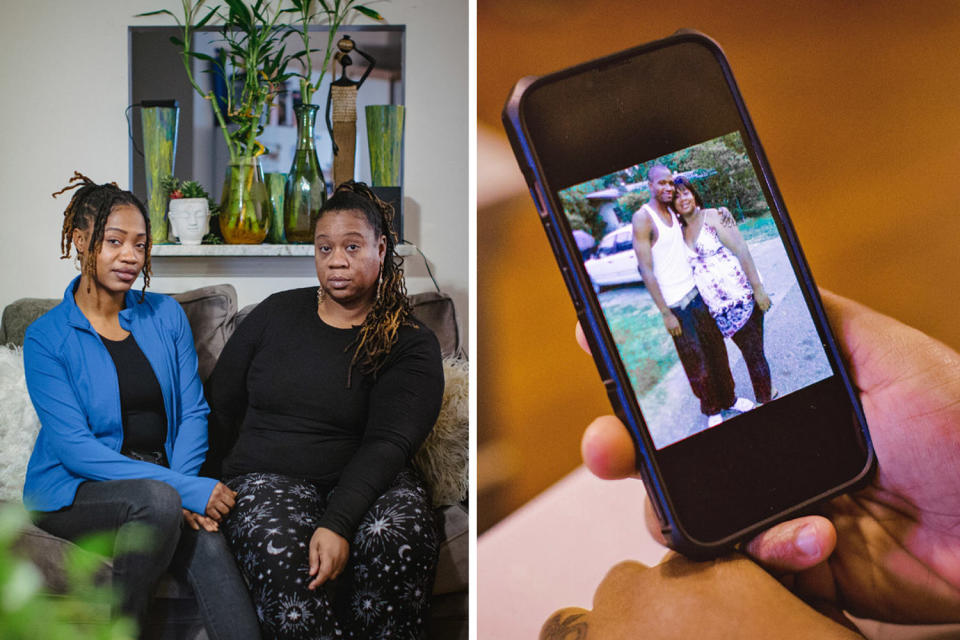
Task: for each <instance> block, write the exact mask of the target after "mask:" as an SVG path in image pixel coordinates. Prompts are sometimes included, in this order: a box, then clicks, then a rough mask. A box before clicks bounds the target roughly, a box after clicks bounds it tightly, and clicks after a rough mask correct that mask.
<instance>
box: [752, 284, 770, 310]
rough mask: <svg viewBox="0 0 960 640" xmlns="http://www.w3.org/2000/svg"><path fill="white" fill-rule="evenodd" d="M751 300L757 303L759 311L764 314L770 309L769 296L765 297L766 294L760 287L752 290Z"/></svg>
mask: <svg viewBox="0 0 960 640" xmlns="http://www.w3.org/2000/svg"><path fill="white" fill-rule="evenodd" d="M753 300H754V301H755V302H756V303H757V306H758V307H760V311H763V312H764V313H766V312H767V309H769V308H770V304H771V303H770V296H768V295H767V292H766V291H765V290H764V288H763V287H762V286H761V287H757V288H756V289H754V290H753Z"/></svg>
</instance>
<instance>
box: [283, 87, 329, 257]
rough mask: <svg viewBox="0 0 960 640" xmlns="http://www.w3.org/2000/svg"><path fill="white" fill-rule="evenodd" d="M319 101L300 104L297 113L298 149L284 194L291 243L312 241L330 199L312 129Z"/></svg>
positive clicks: (285, 230) (285, 222) (286, 231)
mask: <svg viewBox="0 0 960 640" xmlns="http://www.w3.org/2000/svg"><path fill="white" fill-rule="evenodd" d="M317 109H318V107H317V105H315V104H301V105H298V106H297V107H295V108H294V111H295V112H296V115H297V150H296V152H295V153H294V155H293V165H292V166H291V167H290V172H289V173H288V174H287V185H286V188H285V189H284V195H283V233H284V236H285V237H286V240H287V242H288V243H312V242H313V227H314V225H315V224H316V223H317V218H318V217H319V216H320V207H322V206H323V204H324V203H325V202H326V201H327V183H326V180H324V177H323V171H322V170H321V169H320V162H319V161H318V160H317V149H316V146H315V143H314V141H313V129H314V126H315V125H316V119H317Z"/></svg>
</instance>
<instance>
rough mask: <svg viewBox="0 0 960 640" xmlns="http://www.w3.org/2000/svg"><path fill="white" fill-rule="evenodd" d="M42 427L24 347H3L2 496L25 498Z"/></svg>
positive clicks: (0, 353)
mask: <svg viewBox="0 0 960 640" xmlns="http://www.w3.org/2000/svg"><path fill="white" fill-rule="evenodd" d="M38 431H40V420H39V419H38V418H37V412H36V411H34V409H33V403H31V402H30V395H29V394H28V393H27V383H26V380H25V379H24V375H23V350H22V349H20V348H18V347H14V348H9V347H0V500H8V501H17V502H19V501H20V500H22V498H23V479H24V476H25V475H26V473H27V461H28V460H29V459H30V454H31V453H32V452H33V443H34V441H35V440H36V439H37V432H38Z"/></svg>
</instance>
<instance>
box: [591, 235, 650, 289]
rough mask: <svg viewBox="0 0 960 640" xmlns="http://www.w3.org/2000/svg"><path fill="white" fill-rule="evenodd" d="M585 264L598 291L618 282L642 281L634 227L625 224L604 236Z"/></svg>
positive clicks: (631, 282)
mask: <svg viewBox="0 0 960 640" xmlns="http://www.w3.org/2000/svg"><path fill="white" fill-rule="evenodd" d="M583 266H584V268H585V269H586V270H587V274H588V275H589V276H590V280H591V281H592V282H593V288H594V289H595V290H597V291H599V290H600V289H601V288H603V287H610V286H613V285H617V284H633V283H642V282H643V278H641V277H640V270H639V269H638V268H637V254H636V253H634V251H633V227H632V226H630V225H629V224H628V225H624V226H622V227H620V228H619V229H616V230H614V231H611V232H610V233H608V234H607V235H605V236H603V239H602V240H601V241H600V242H599V244H597V248H596V254H595V256H594V257H592V258H590V259H589V260H587V261H586V262H584V263H583Z"/></svg>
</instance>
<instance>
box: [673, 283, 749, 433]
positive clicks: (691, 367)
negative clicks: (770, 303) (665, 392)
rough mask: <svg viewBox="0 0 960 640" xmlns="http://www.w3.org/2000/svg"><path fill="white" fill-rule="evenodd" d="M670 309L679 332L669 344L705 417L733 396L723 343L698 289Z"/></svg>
mask: <svg viewBox="0 0 960 640" xmlns="http://www.w3.org/2000/svg"><path fill="white" fill-rule="evenodd" d="M670 311H672V312H673V315H675V316H676V317H677V320H678V321H679V322H680V331H681V333H680V335H679V336H674V337H673V343H674V345H675V346H676V347H677V355H678V356H679V357H680V363H681V364H682V365H683V370H684V372H686V374H687V380H689V381H690V388H691V389H692V390H693V395H695V396H696V397H697V398H699V399H700V411H701V412H702V413H703V414H705V415H708V416H709V415H713V414H716V413H720V411H722V410H723V409H728V408H729V407H731V406H733V403H734V402H735V401H736V395H735V394H734V391H733V375H732V374H731V373H730V361H729V360H728V359H727V345H726V344H725V343H724V341H723V334H721V333H720V329H718V328H717V323H716V321H715V320H714V319H713V316H711V315H710V310H709V309H707V305H706V303H704V301H703V298H702V297H701V296H700V294H699V292H698V293H697V294H696V296H695V297H694V298H693V299H692V300H691V301H690V302H689V303H688V304H686V305H685V306H676V307H670Z"/></svg>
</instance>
